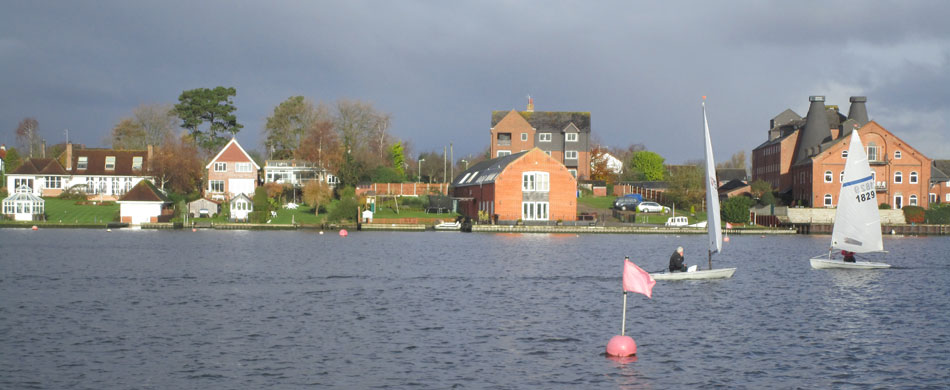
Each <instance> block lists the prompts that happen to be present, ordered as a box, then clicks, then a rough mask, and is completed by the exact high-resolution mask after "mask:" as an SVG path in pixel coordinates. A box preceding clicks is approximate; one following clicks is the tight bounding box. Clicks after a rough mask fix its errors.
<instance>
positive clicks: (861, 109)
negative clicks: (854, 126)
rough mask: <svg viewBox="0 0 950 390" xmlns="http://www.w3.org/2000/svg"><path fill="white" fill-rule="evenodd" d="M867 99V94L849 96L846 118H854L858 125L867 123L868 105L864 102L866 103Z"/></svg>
mask: <svg viewBox="0 0 950 390" xmlns="http://www.w3.org/2000/svg"><path fill="white" fill-rule="evenodd" d="M867 101H868V97H867V96H852V97H851V109H850V110H849V111H848V119H854V120H855V121H857V122H858V125H859V126H864V125H866V124H868V107H867V106H866V105H865V104H864V103H867Z"/></svg>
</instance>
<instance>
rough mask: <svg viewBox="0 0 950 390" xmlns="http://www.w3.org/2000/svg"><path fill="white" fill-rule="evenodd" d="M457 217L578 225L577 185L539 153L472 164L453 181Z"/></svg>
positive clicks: (557, 163) (561, 167) (558, 164)
mask: <svg viewBox="0 0 950 390" xmlns="http://www.w3.org/2000/svg"><path fill="white" fill-rule="evenodd" d="M450 193H451V194H452V197H453V198H455V199H457V200H458V204H459V206H458V211H459V213H460V214H462V215H465V216H468V217H471V218H473V219H476V218H478V212H479V211H484V212H485V213H487V214H488V215H489V216H491V217H492V218H493V219H494V220H497V221H499V222H502V223H505V222H507V223H513V222H515V221H517V220H522V221H525V222H526V223H539V222H540V223H545V222H553V221H557V220H562V221H574V220H576V219H577V180H575V179H574V176H573V175H571V173H570V172H568V170H567V167H565V166H564V164H561V162H560V161H557V160H556V159H554V157H552V156H550V155H548V154H547V153H545V152H544V151H542V150H541V149H539V148H531V149H530V150H527V151H524V152H518V153H514V154H506V155H503V156H501V157H496V158H493V159H491V160H486V161H482V162H479V163H478V164H475V165H474V166H472V167H471V168H469V169H467V170H465V171H464V172H462V173H461V174H459V175H458V176H456V178H455V180H453V181H452V188H451V190H450Z"/></svg>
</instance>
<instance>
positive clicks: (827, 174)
mask: <svg viewBox="0 0 950 390" xmlns="http://www.w3.org/2000/svg"><path fill="white" fill-rule="evenodd" d="M833 181H835V179H834V176H833V174H832V173H831V171H825V183H831V182H833Z"/></svg>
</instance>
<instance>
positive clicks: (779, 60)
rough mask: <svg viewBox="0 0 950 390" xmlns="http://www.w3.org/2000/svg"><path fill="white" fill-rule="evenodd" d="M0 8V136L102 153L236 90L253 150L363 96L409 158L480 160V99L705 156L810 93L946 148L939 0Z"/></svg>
mask: <svg viewBox="0 0 950 390" xmlns="http://www.w3.org/2000/svg"><path fill="white" fill-rule="evenodd" d="M2 8H3V12H0V142H5V143H7V144H11V143H13V142H14V135H13V129H15V127H16V125H17V123H18V122H19V121H20V120H21V119H22V118H24V117H27V116H34V117H36V118H37V119H38V120H39V123H40V128H41V133H42V134H43V135H44V136H45V137H46V138H47V139H48V140H50V141H51V142H60V141H61V140H62V139H63V137H64V134H63V129H66V128H68V129H69V133H70V138H71V139H72V140H73V141H75V142H81V143H86V144H88V145H103V144H104V139H105V137H106V136H107V135H108V133H109V131H110V130H111V128H112V127H113V126H114V125H115V124H116V123H117V122H118V121H119V119H120V118H121V117H123V116H126V115H129V113H130V112H131V110H132V109H133V108H134V107H136V106H138V105H139V104H143V103H174V102H176V101H177V97H178V95H179V94H180V93H181V91H183V90H186V89H192V88H197V87H214V86H217V85H223V86H233V87H235V88H236V89H237V91H238V95H237V97H236V98H235V103H236V106H237V108H238V110H237V115H238V120H239V121H240V122H241V123H243V124H244V125H245V128H244V129H243V130H242V131H241V133H240V134H239V135H238V139H239V140H240V141H241V142H242V144H245V145H246V146H248V147H250V148H258V147H259V143H260V141H261V135H260V134H261V129H262V126H263V123H264V120H265V118H266V117H267V116H268V115H269V114H270V112H271V111H272V110H273V108H274V106H276V105H277V104H279V103H280V102H281V101H283V100H284V99H286V98H287V97H290V96H293V95H304V96H307V97H309V98H311V99H313V100H315V101H328V102H329V101H334V100H336V99H339V98H355V99H362V100H367V101H371V102H373V103H374V104H375V105H376V106H377V108H379V109H380V110H383V111H386V112H390V113H392V115H393V127H392V133H393V134H394V135H395V136H396V137H398V138H400V139H404V140H408V141H410V142H411V144H412V145H414V149H415V152H420V151H427V150H441V149H442V147H443V146H444V145H448V144H449V143H453V144H454V146H455V152H456V156H464V155H466V154H474V153H479V152H481V151H483V150H484V149H485V148H486V147H487V144H488V131H489V126H490V114H491V111H492V110H507V109H523V108H524V106H525V103H526V100H527V99H526V96H527V95H528V94H530V95H531V96H533V97H534V98H535V103H536V108H537V109H538V110H563V111H590V112H591V115H592V128H593V132H594V136H595V138H596V139H598V140H599V141H600V142H602V143H604V144H606V145H608V146H617V147H625V146H627V145H629V144H633V143H643V144H645V145H646V146H647V147H648V148H649V149H651V150H654V151H657V152H659V153H660V154H662V155H664V156H665V157H666V158H667V160H669V161H671V162H682V161H685V160H690V159H695V158H698V157H700V156H702V148H701V146H700V144H701V120H702V118H701V111H700V106H699V103H700V97H701V96H703V95H708V96H709V100H708V110H709V120H710V126H711V130H712V132H713V137H714V140H713V143H714V145H715V147H716V150H717V158H718V159H725V158H727V157H728V156H729V155H731V154H732V153H734V152H736V151H739V150H746V151H749V150H751V149H752V148H754V147H755V146H756V145H758V144H759V143H761V142H762V141H764V140H765V135H766V130H767V125H768V120H769V119H770V118H771V117H772V116H774V115H776V114H778V113H779V112H781V111H782V110H784V109H785V108H792V109H794V110H795V111H797V112H798V113H799V114H804V113H805V112H806V111H807V105H808V100H807V98H808V96H809V95H828V96H829V104H838V105H840V106H841V107H842V108H843V109H845V110H846V107H847V104H848V102H847V98H848V96H850V95H852V94H862V95H867V96H868V98H869V101H868V108H869V111H870V116H871V117H872V118H873V119H875V120H877V121H878V122H879V123H881V124H882V125H883V126H884V127H886V128H888V129H889V130H891V131H894V132H896V133H897V134H898V136H900V137H902V138H904V139H905V140H906V141H907V142H909V143H912V144H913V143H914V141H915V140H917V141H919V142H922V143H925V144H921V145H916V146H917V147H918V149H920V150H921V151H923V152H924V153H925V154H927V155H928V156H930V157H931V158H947V157H950V152H947V150H950V136H947V135H944V133H946V131H945V127H946V126H947V125H948V124H950V108H948V107H947V105H946V102H947V99H946V97H947V94H948V92H947V91H946V89H944V88H941V86H943V85H947V81H948V80H947V75H948V74H950V69H948V68H950V61H948V59H950V27H948V25H947V24H946V23H945V22H944V20H943V19H944V18H945V15H948V14H950V12H948V11H950V9H948V8H950V5H945V4H943V3H936V2H872V3H866V2H859V1H831V2H817V1H805V2H792V3H787V2H782V3H780V2H758V1H742V2H727V3H721V2H699V1H683V2H663V3H659V2H592V4H589V3H586V2H561V1H556V2H523V1H510V2H507V1H497V2H422V1H418V2H416V1H399V2H388V1H341V2H285V1H277V2H249V1H248V2H233V1H200V2H176V1H162V2H118V1H116V2H113V1H96V2H92V1H88V2H86V1H80V2H45V1H38V2H11V3H9V4H5V5H4V6H3V7H2Z"/></svg>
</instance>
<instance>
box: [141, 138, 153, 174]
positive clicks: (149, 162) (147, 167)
mask: <svg viewBox="0 0 950 390" xmlns="http://www.w3.org/2000/svg"><path fill="white" fill-rule="evenodd" d="M144 165H145V166H143V167H142V168H143V169H144V170H145V172H148V171H149V170H150V169H151V167H152V145H151V144H149V145H148V155H147V156H146V161H145V164H144Z"/></svg>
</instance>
